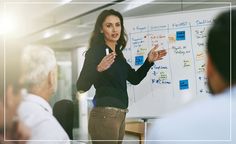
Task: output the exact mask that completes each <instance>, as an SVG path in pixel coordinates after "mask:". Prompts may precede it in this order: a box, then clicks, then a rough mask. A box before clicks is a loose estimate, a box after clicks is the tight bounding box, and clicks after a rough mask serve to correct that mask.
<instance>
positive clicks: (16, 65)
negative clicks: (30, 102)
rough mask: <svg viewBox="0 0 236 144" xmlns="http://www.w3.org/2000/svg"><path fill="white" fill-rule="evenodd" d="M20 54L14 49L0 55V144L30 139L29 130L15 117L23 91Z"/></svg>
mask: <svg viewBox="0 0 236 144" xmlns="http://www.w3.org/2000/svg"><path fill="white" fill-rule="evenodd" d="M1 51H3V50H2V49H1ZM20 52H21V51H20V49H16V47H14V49H13V48H8V49H6V51H5V55H3V54H4V53H3V52H2V53H1V61H0V67H1V68H0V143H4V144H11V143H14V144H25V143H26V141H25V140H28V139H29V137H30V130H29V128H28V127H26V126H25V124H24V123H23V122H22V121H21V120H20V119H19V118H18V115H17V109H18V106H19V104H20V102H21V97H22V96H21V95H22V94H23V93H22V92H23V91H24V89H23V87H22V86H23V85H22V82H20V76H21V72H20V71H21V65H20V54H21V53H20ZM4 57H5V59H4ZM4 64H5V67H4ZM4 72H5V75H4ZM4 84H5V85H4ZM4 94H5V95H4ZM4 100H5V103H4ZM4 104H5V105H4ZM4 112H5V113H4ZM4 116H5V117H4ZM18 140H21V141H18Z"/></svg>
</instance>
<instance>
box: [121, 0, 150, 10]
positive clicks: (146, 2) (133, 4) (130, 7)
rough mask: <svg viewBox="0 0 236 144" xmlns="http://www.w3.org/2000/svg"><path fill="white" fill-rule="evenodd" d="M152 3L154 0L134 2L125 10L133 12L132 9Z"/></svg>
mask: <svg viewBox="0 0 236 144" xmlns="http://www.w3.org/2000/svg"><path fill="white" fill-rule="evenodd" d="M152 1H154V0H145V1H144V0H132V1H131V2H130V3H129V4H128V6H127V7H126V8H125V10H126V11H129V10H132V9H135V8H138V7H140V6H142V5H146V4H148V3H151V2H152Z"/></svg>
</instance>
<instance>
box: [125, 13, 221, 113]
mask: <svg viewBox="0 0 236 144" xmlns="http://www.w3.org/2000/svg"><path fill="white" fill-rule="evenodd" d="M221 11H222V9H210V10H199V11H189V12H181V13H172V14H171V13H170V14H164V15H158V16H146V17H139V18H137V17H136V18H127V19H125V20H124V24H125V28H126V32H127V34H128V44H127V46H126V49H125V50H124V51H123V52H124V55H125V57H126V59H127V61H128V62H129V63H130V65H131V66H132V67H133V68H135V69H137V68H139V67H140V65H141V64H142V63H143V62H144V60H145V59H146V57H147V54H148V52H149V50H150V49H151V48H152V47H154V45H156V44H158V45H159V49H166V51H167V55H166V57H165V58H164V59H162V60H160V61H157V62H155V64H154V66H153V67H152V68H151V70H150V71H149V72H148V74H147V76H146V77H145V79H144V80H143V81H142V82H141V83H140V84H139V85H136V86H132V85H131V84H128V94H129V113H128V114H127V117H140V118H142V117H159V116H161V115H163V114H165V113H167V112H169V111H171V110H174V109H176V108H178V107H180V106H182V105H184V104H186V103H188V102H190V101H194V100H196V99H199V98H203V97H206V96H208V95H209V93H208V89H207V78H206V75H205V72H206V40H207V34H208V30H209V28H210V26H211V24H212V23H213V21H214V18H215V16H217V15H218V14H219V12H221Z"/></svg>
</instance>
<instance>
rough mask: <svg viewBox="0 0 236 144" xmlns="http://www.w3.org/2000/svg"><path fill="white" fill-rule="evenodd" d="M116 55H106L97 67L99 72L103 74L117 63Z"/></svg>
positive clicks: (113, 53)
mask: <svg viewBox="0 0 236 144" xmlns="http://www.w3.org/2000/svg"><path fill="white" fill-rule="evenodd" d="M115 58H116V54H115V52H112V53H109V54H108V55H106V56H105V57H104V58H103V59H102V60H101V62H100V63H99V64H98V66H97V71H98V72H103V71H105V70H107V69H108V68H109V67H110V66H111V65H112V64H113V62H114V61H115Z"/></svg>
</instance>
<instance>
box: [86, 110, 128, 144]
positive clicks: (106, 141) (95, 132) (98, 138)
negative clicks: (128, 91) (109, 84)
mask: <svg viewBox="0 0 236 144" xmlns="http://www.w3.org/2000/svg"><path fill="white" fill-rule="evenodd" d="M125 116H126V112H124V110H122V109H118V108H112V107H95V108H93V109H92V110H91V112H90V116H89V124H88V130H89V133H90V136H91V139H92V142H93V144H122V140H123V138H124V134H125Z"/></svg>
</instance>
